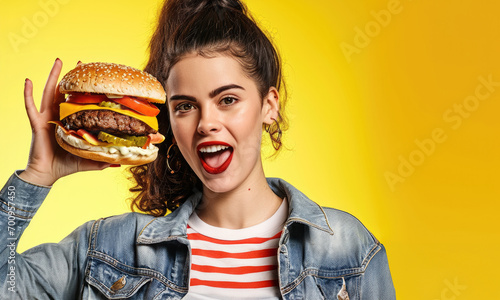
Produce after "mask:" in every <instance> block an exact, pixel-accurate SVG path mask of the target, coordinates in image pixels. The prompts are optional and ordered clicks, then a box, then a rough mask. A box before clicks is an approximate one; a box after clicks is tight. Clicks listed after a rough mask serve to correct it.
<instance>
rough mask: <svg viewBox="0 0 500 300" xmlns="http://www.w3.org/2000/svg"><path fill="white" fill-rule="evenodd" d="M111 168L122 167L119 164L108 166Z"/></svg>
mask: <svg viewBox="0 0 500 300" xmlns="http://www.w3.org/2000/svg"><path fill="white" fill-rule="evenodd" d="M109 166H110V167H111V168H118V167H121V166H122V165H120V164H111V165H109Z"/></svg>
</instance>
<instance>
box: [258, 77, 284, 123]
mask: <svg viewBox="0 0 500 300" xmlns="http://www.w3.org/2000/svg"><path fill="white" fill-rule="evenodd" d="M279 111H280V95H279V92H278V90H277V89H276V88H275V87H274V86H272V87H270V88H269V92H268V93H267V95H266V96H265V97H264V99H263V103H262V113H263V116H264V119H263V121H264V123H265V124H267V125H271V124H273V123H274V120H278V115H279Z"/></svg>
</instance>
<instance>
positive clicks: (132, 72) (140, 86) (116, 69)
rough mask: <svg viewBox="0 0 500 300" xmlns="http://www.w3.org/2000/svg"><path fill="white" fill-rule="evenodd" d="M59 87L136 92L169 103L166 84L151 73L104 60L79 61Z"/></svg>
mask: <svg viewBox="0 0 500 300" xmlns="http://www.w3.org/2000/svg"><path fill="white" fill-rule="evenodd" d="M59 91H60V92H61V93H63V94H70V93H71V92H80V93H98V94H112V95H123V96H133V97H138V98H143V99H146V100H148V101H149V102H152V103H165V98H166V95H165V90H164V89H163V86H162V85H161V84H160V82H159V81H158V80H157V79H156V78H155V77H153V76H152V75H150V74H149V73H146V72H144V71H141V70H138V69H135V68H132V67H128V66H125V65H119V64H113V63H100V62H93V63H87V64H83V63H80V64H78V65H77V66H76V68H74V69H73V70H71V71H69V72H68V73H67V74H66V75H64V77H63V78H62V79H61V82H60V83H59Z"/></svg>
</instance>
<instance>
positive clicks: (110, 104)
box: [99, 101, 121, 109]
mask: <svg viewBox="0 0 500 300" xmlns="http://www.w3.org/2000/svg"><path fill="white" fill-rule="evenodd" d="M99 106H102V107H109V108H118V109H120V108H121V106H120V104H118V103H115V102H112V101H102V102H101V103H99Z"/></svg>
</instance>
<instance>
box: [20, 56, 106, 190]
mask: <svg viewBox="0 0 500 300" xmlns="http://www.w3.org/2000/svg"><path fill="white" fill-rule="evenodd" d="M61 68H62V61H61V60H60V59H59V58H58V59H56V61H55V63H54V66H53V67H52V70H51V71H50V75H49V78H48V79H47V83H46V84H45V88H44V90H43V96H42V103H41V105H40V111H38V110H37V108H36V106H35V103H34V101H33V83H32V82H31V80H29V79H26V82H25V84H24V103H25V106H26V112H27V114H28V118H29V121H30V124H31V131H32V139H31V148H30V154H29V159H28V165H27V167H26V169H25V170H24V172H22V173H21V174H20V175H19V176H20V177H21V178H23V179H24V180H26V181H29V182H31V183H35V184H39V185H47V186H50V185H52V184H53V183H54V182H56V180H58V179H59V178H61V177H63V176H66V175H69V174H72V173H75V172H79V171H88V170H102V169H104V168H107V167H109V166H111V164H109V163H104V162H96V161H92V160H88V159H83V158H80V157H77V156H75V155H73V154H70V153H69V152H66V151H65V150H63V149H62V148H61V147H59V145H58V144H57V142H56V139H55V129H54V125H53V124H49V123H47V122H48V121H57V120H59V104H60V103H61V102H64V100H65V99H64V95H63V94H61V93H59V89H58V88H57V80H58V78H59V74H60V73H61Z"/></svg>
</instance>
